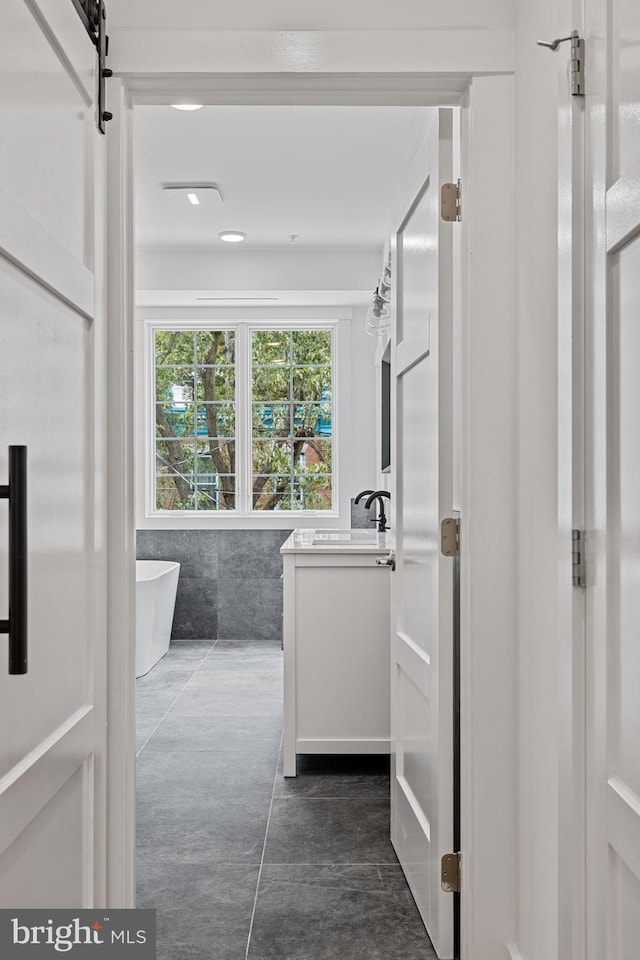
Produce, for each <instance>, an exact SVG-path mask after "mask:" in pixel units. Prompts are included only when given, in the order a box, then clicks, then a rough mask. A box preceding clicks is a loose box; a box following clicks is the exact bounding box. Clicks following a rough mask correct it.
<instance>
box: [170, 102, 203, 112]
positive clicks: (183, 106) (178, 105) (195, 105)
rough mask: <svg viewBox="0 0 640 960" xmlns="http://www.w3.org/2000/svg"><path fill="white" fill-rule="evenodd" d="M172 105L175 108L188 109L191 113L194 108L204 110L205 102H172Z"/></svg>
mask: <svg viewBox="0 0 640 960" xmlns="http://www.w3.org/2000/svg"><path fill="white" fill-rule="evenodd" d="M171 106H172V107H173V109H174V110H186V111H188V112H189V113H191V112H193V111H194V110H202V108H203V106H204V104H203V103H172V104H171Z"/></svg>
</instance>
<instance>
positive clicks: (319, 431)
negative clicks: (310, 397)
mask: <svg viewBox="0 0 640 960" xmlns="http://www.w3.org/2000/svg"><path fill="white" fill-rule="evenodd" d="M294 409H295V413H294V418H293V433H294V436H296V437H330V436H331V434H332V406H331V399H330V398H329V399H328V400H324V401H321V402H320V403H297V404H296V406H295V408H294Z"/></svg>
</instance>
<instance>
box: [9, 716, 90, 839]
mask: <svg viewBox="0 0 640 960" xmlns="http://www.w3.org/2000/svg"><path fill="white" fill-rule="evenodd" d="M93 724H94V716H93V707H91V706H87V707H84V708H83V709H81V710H77V711H76V712H75V713H74V714H73V715H72V716H71V717H69V719H68V720H66V721H65V723H63V724H61V725H60V726H59V727H58V729H57V730H55V731H54V732H53V733H52V734H51V735H50V736H49V737H47V738H46V739H45V740H43V741H42V742H41V743H40V744H38V746H37V748H36V749H35V750H32V751H31V753H29V754H27V756H26V757H23V758H22V760H20V761H19V763H17V764H16V765H15V767H13V769H12V770H11V771H10V772H9V773H8V774H6V776H4V777H3V778H2V779H1V780H0V855H1V854H2V853H4V851H5V850H6V849H7V848H8V847H9V846H10V845H11V844H12V843H13V841H14V840H15V839H16V837H17V836H19V834H20V833H22V831H23V830H24V829H25V828H26V827H27V826H28V824H29V823H30V822H31V821H32V820H34V819H35V818H36V817H37V815H38V814H39V813H40V811H41V810H43V809H44V807H45V806H46V805H47V803H48V802H49V801H50V800H51V799H52V797H54V796H55V794H56V793H57V792H58V791H59V790H60V789H61V788H62V787H63V786H64V784H65V783H66V782H67V780H69V779H70V778H71V777H72V776H73V774H74V772H75V771H76V770H77V769H78V768H79V767H81V766H82V764H83V763H84V762H85V760H86V759H87V757H89V756H91V755H92V753H93ZM16 810H19V811H20V813H19V816H16Z"/></svg>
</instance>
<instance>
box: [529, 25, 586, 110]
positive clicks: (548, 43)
mask: <svg viewBox="0 0 640 960" xmlns="http://www.w3.org/2000/svg"><path fill="white" fill-rule="evenodd" d="M567 41H571V64H570V66H571V96H572V97H583V96H584V40H582V39H581V37H580V34H579V33H578V31H577V30H572V31H571V35H570V36H568V37H556V39H555V40H538V46H539V47H546V48H547V49H548V50H557V49H558V47H559V46H560V44H561V43H566V42H567Z"/></svg>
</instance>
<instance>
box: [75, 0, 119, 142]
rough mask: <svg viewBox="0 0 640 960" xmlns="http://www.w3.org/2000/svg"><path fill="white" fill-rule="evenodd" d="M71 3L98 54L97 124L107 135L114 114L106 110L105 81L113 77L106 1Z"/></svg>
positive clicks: (87, 0) (93, 0)
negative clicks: (107, 63) (109, 64)
mask: <svg viewBox="0 0 640 960" xmlns="http://www.w3.org/2000/svg"><path fill="white" fill-rule="evenodd" d="M71 3H72V4H73V5H74V7H75V8H76V11H77V13H78V16H79V17H80V19H81V20H82V23H83V25H84V28H85V30H86V31H87V33H88V34H89V36H90V38H91V42H92V43H93V45H94V47H95V48H96V52H97V54H98V116H97V121H96V122H97V126H98V130H99V131H100V133H105V132H106V128H105V125H106V123H107V122H108V121H109V120H111V119H113V114H112V113H109V111H108V110H105V103H106V96H105V80H108V79H109V77H111V76H113V70H110V69H109V68H108V67H107V66H105V64H106V62H107V57H108V56H109V37H108V36H107V11H106V9H105V5H104V0H71Z"/></svg>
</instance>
